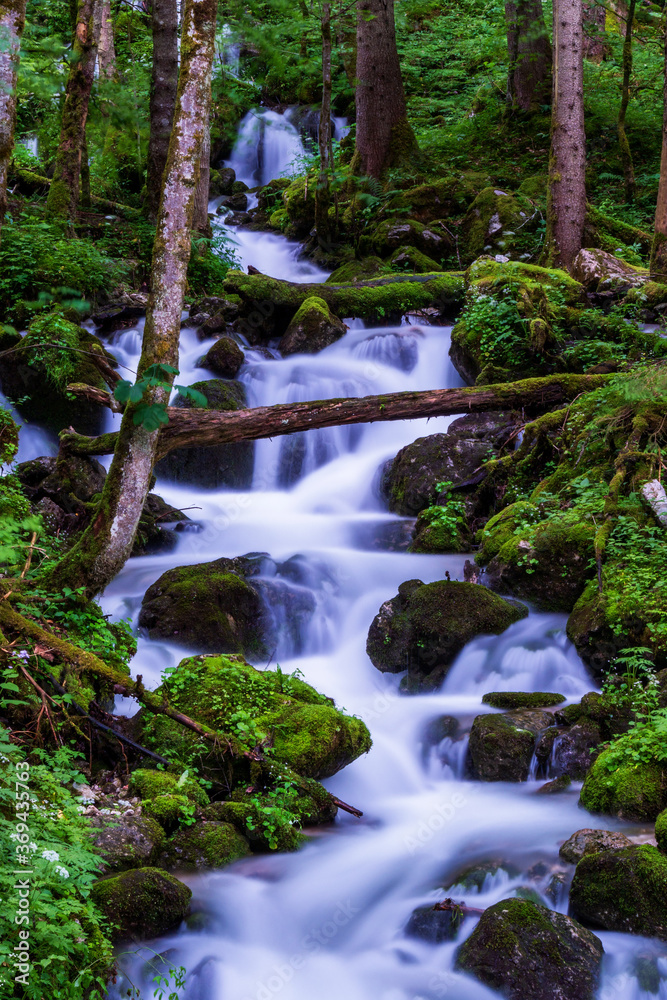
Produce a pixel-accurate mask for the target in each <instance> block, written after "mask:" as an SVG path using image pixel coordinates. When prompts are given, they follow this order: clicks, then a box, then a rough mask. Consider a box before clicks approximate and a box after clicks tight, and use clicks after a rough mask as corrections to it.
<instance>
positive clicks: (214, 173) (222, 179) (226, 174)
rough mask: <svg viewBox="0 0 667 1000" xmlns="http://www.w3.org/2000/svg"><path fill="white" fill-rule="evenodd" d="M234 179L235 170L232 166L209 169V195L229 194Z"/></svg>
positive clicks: (215, 196)
mask: <svg viewBox="0 0 667 1000" xmlns="http://www.w3.org/2000/svg"><path fill="white" fill-rule="evenodd" d="M235 181H236V171H235V170H234V169H233V168H232V167H218V168H217V170H211V186H210V188H209V192H210V194H209V197H210V198H218V197H219V196H220V195H221V194H231V193H232V185H233V184H234V182H235Z"/></svg>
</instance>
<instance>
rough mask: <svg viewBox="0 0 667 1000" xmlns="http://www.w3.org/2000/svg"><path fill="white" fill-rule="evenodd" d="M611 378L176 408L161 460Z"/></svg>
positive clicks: (94, 450)
mask: <svg viewBox="0 0 667 1000" xmlns="http://www.w3.org/2000/svg"><path fill="white" fill-rule="evenodd" d="M612 377H613V376H612V375H549V376H547V377H545V378H529V379H522V380H521V381H519V382H506V383H501V384H499V385H485V386H472V387H471V388H464V389H433V390H430V391H427V392H393V393H388V394H386V395H384V396H364V397H362V398H360V399H348V398H346V399H318V400H313V401H311V402H307V403H280V404H277V405H276V406H258V407H256V408H254V409H251V410H236V411H231V412H221V411H217V410H199V409H184V408H181V407H176V406H172V407H169V409H168V411H167V412H168V414H169V423H168V424H167V425H166V426H165V427H164V428H163V429H162V430H161V431H160V438H159V442H158V445H157V458H158V459H160V458H164V456H165V455H168V454H169V452H170V451H173V450H174V449H175V448H208V447H212V446H214V445H218V444H227V443H232V442H236V441H257V440H260V439H261V438H268V437H280V436H282V435H285V434H296V433H298V432H299V431H307V430H314V429H315V428H319V427H340V426H343V425H347V424H368V423H374V422H376V421H381V422H386V421H393V420H416V419H420V418H423V417H443V416H451V415H452V414H456V413H486V412H488V411H490V410H513V409H522V408H526V409H549V408H550V407H552V406H556V405H558V404H559V403H564V402H567V401H568V400H571V399H574V398H575V397H576V396H579V395H580V394H581V393H582V392H591V391H592V390H593V389H599V388H600V387H601V386H603V385H605V384H606V383H607V382H608V381H609V379H610V378H612ZM109 399H110V397H109ZM115 438H116V435H114V434H103V435H101V436H100V437H99V438H89V437H85V436H84V435H80V434H76V433H74V432H73V431H63V432H62V433H61V435H60V442H61V448H63V449H64V450H65V451H69V452H72V453H73V454H80V455H106V454H109V453H110V452H111V451H112V450H113V448H114V442H115Z"/></svg>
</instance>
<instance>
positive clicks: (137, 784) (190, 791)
mask: <svg viewBox="0 0 667 1000" xmlns="http://www.w3.org/2000/svg"><path fill="white" fill-rule="evenodd" d="M128 789H129V791H130V793H131V794H133V795H139V796H140V797H141V798H142V799H155V798H157V797H158V796H159V795H184V796H185V797H186V798H188V799H190V800H191V801H192V802H194V803H196V805H198V806H207V805H208V802H209V799H208V795H207V794H206V792H205V791H204V789H203V788H202V786H201V785H200V784H199V782H198V781H196V780H195V779H194V778H192V777H190V776H189V775H188V774H183V775H181V776H180V777H179V775H177V774H172V773H171V771H155V770H153V769H152V768H148V767H141V768H138V769H137V770H136V771H133V772H132V774H131V775H130V782H129V785H128Z"/></svg>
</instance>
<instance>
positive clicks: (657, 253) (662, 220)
mask: <svg viewBox="0 0 667 1000" xmlns="http://www.w3.org/2000/svg"><path fill="white" fill-rule="evenodd" d="M664 31H665V36H664V43H665V62H664V78H663V95H662V153H661V156H660V183H659V184H658V201H657V203H656V206H655V235H654V237H653V246H652V248H651V274H654V275H656V276H658V277H660V278H662V279H663V280H664V279H665V278H667V15H666V16H665V18H664Z"/></svg>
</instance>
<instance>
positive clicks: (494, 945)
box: [456, 899, 604, 1000]
mask: <svg viewBox="0 0 667 1000" xmlns="http://www.w3.org/2000/svg"><path fill="white" fill-rule="evenodd" d="M603 953H604V950H603V947H602V944H601V942H600V940H599V939H598V938H597V937H596V936H595V935H594V934H591V932H590V931H588V930H586V929H585V928H584V927H582V926H581V925H580V924H578V923H577V922H576V921H575V920H572V919H571V918H570V917H566V916H565V915H564V914H563V913H555V912H554V911H553V910H547V909H546V908H545V907H543V906H539V905H537V904H536V903H533V902H530V901H529V900H527V899H503V900H501V901H500V902H499V903H495V904H494V905H493V906H490V907H489V908H488V909H487V910H485V911H484V913H483V914H482V916H481V918H480V921H479V923H478V924H477V927H475V929H474V931H473V932H472V934H471V935H470V937H469V938H468V939H467V941H465V942H464V943H463V945H462V946H461V947H460V948H459V950H458V953H457V956H456V967H457V968H458V969H460V970H461V971H463V972H468V973H470V974H471V975H473V976H475V978H476V979H479V980H480V981H481V982H482V983H484V984H485V985H486V986H488V987H490V988H491V989H493V990H498V991H500V992H502V994H503V995H504V996H505V997H507V998H508V1000H593V998H594V997H595V995H596V992H597V986H598V978H599V972H600V963H601V961H602V955H603Z"/></svg>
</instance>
